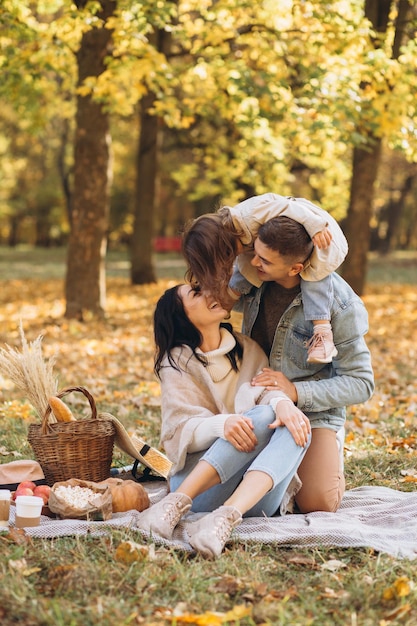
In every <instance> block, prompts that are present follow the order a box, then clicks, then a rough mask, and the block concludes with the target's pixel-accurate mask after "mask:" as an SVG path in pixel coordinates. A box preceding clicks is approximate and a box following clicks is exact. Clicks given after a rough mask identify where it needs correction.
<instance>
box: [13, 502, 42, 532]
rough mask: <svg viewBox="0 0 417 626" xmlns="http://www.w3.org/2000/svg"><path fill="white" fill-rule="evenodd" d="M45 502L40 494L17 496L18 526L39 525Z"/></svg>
mask: <svg viewBox="0 0 417 626" xmlns="http://www.w3.org/2000/svg"><path fill="white" fill-rule="evenodd" d="M43 504H44V502H43V499H42V498H38V496H17V498H16V528H25V527H26V526H39V522H40V518H41V512H42V507H43Z"/></svg>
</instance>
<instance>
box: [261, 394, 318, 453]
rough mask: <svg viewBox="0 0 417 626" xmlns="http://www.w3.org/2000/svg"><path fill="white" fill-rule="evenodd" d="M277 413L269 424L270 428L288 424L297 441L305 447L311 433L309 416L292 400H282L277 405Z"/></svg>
mask: <svg viewBox="0 0 417 626" xmlns="http://www.w3.org/2000/svg"><path fill="white" fill-rule="evenodd" d="M275 415H276V420H275V422H272V424H270V425H269V428H278V426H286V427H287V428H288V430H289V431H290V433H291V434H292V436H293V437H294V441H295V443H296V444H298V445H299V446H301V447H303V448H304V446H305V445H306V444H307V441H308V436H309V434H310V433H311V425H310V420H309V419H308V417H307V416H306V415H304V413H303V412H302V411H300V409H297V407H296V406H295V405H294V404H293V403H292V402H291V401H290V400H280V401H279V402H278V404H277V406H276V409H275Z"/></svg>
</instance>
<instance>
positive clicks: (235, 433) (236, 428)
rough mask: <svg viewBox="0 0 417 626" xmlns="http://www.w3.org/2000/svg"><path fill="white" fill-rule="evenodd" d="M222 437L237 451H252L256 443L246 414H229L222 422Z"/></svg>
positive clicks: (251, 424) (250, 421)
mask: <svg viewBox="0 0 417 626" xmlns="http://www.w3.org/2000/svg"><path fill="white" fill-rule="evenodd" d="M224 438H225V439H226V440H227V441H228V442H229V443H231V444H232V446H234V447H235V448H236V450H239V452H252V450H253V449H254V448H255V446H256V444H257V443H258V440H257V439H256V437H255V433H254V432H253V423H252V420H251V419H250V418H249V417H246V415H230V416H229V417H228V418H227V420H226V421H225V423H224Z"/></svg>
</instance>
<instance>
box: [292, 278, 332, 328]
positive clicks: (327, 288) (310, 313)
mask: <svg viewBox="0 0 417 626" xmlns="http://www.w3.org/2000/svg"><path fill="white" fill-rule="evenodd" d="M300 286H301V293H302V294H303V307H304V319H306V320H309V321H313V320H329V321H330V320H331V313H330V306H331V303H332V302H333V281H332V277H331V276H326V278H322V279H321V280H315V281H312V280H303V279H301V283H300Z"/></svg>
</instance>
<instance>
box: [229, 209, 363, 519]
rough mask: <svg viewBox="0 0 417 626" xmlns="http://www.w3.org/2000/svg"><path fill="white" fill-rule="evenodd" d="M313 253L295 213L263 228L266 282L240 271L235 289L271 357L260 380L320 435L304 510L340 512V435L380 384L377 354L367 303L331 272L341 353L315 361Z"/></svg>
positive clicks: (259, 247)
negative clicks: (350, 408) (311, 357)
mask: <svg viewBox="0 0 417 626" xmlns="http://www.w3.org/2000/svg"><path fill="white" fill-rule="evenodd" d="M311 251H312V242H311V239H310V237H309V235H308V233H307V231H306V230H305V228H304V227H303V226H302V225H301V224H299V223H297V222H295V221H294V220H292V219H290V218H288V217H282V216H280V217H276V218H273V219H271V220H269V221H268V222H266V223H265V224H264V225H263V226H261V227H260V229H259V232H258V238H257V239H256V241H255V243H254V257H253V259H252V261H251V262H252V265H253V266H254V267H255V268H256V270H257V272H258V276H259V278H260V279H261V280H262V281H263V282H262V284H261V286H260V287H253V285H251V284H250V283H248V282H247V281H246V280H245V279H244V278H243V276H242V275H241V274H240V273H239V271H238V270H237V269H236V270H235V272H234V274H233V277H232V279H231V282H230V287H231V289H232V290H233V291H234V292H235V293H238V294H241V295H240V299H239V302H238V303H237V305H236V306H235V308H236V310H240V311H242V312H243V326H242V330H243V332H244V333H245V334H247V335H249V336H251V337H252V338H253V339H255V340H256V341H257V342H258V343H259V344H260V345H261V346H262V348H263V349H264V350H265V352H266V354H267V355H269V365H270V367H269V368H264V369H263V371H262V372H260V373H259V374H258V375H257V376H256V377H255V378H254V379H253V381H252V384H254V385H262V386H267V387H268V388H269V389H271V388H275V389H280V390H282V391H284V392H285V393H286V394H287V395H288V396H289V397H290V398H291V399H292V400H293V402H294V404H296V406H297V407H298V408H299V409H300V410H301V411H303V412H304V413H305V414H306V415H307V416H308V418H309V419H310V423H311V427H312V440H311V444H310V447H309V449H308V450H307V453H306V455H305V457H304V459H303V461H302V463H301V465H300V467H299V470H298V474H299V477H300V478H301V481H302V483H303V485H302V488H301V489H300V491H299V492H298V494H297V496H296V503H297V506H298V508H299V510H300V511H301V512H310V511H318V510H321V511H336V510H337V509H338V507H339V505H340V502H341V499H342V496H343V493H344V489H345V480H344V476H343V468H342V466H341V463H340V451H339V446H338V441H337V433H338V432H339V431H340V430H341V429H343V426H344V423H345V419H346V406H347V405H351V404H358V403H361V402H365V401H366V400H367V399H368V398H369V397H370V396H371V395H372V392H373V389H374V378H373V371H372V365H371V358H370V353H369V350H368V348H367V345H366V343H365V339H364V335H365V334H366V333H367V331H368V314H367V311H366V309H365V306H364V304H363V302H362V300H361V299H360V298H359V297H358V296H357V295H356V294H355V293H354V291H353V290H352V289H351V288H350V287H349V285H348V284H347V283H346V282H345V281H344V280H343V279H342V278H341V277H340V276H339V275H338V274H335V273H333V274H331V276H332V281H333V290H334V295H333V301H332V303H331V318H332V319H331V323H332V328H333V336H334V342H335V345H336V348H337V351H338V354H337V357H336V358H334V359H333V361H332V362H331V363H308V362H307V354H306V351H305V346H306V344H308V342H309V341H310V340H311V337H312V334H313V325H312V322H311V321H306V320H305V318H304V313H303V301H302V295H301V290H300V272H301V271H302V270H303V268H304V264H305V263H306V262H307V260H308V257H309V256H310V254H311Z"/></svg>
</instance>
